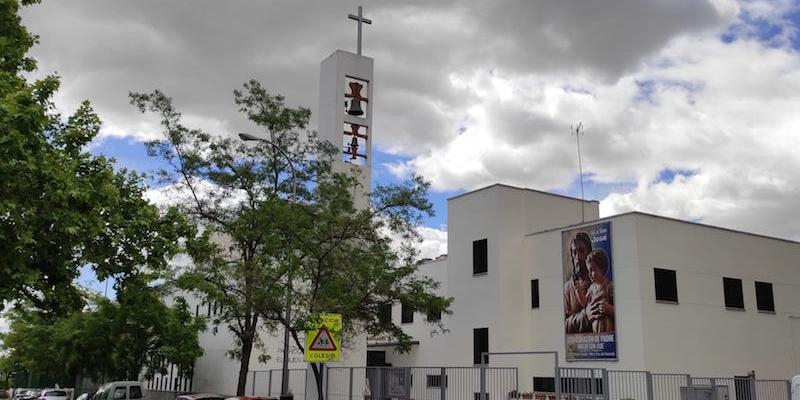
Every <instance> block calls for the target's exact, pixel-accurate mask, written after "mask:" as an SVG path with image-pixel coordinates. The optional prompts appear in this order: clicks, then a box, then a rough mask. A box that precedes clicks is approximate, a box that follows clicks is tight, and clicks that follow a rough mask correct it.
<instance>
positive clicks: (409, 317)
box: [400, 303, 414, 324]
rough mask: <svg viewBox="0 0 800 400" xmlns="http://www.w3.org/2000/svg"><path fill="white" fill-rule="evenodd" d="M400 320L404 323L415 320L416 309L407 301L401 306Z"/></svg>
mask: <svg viewBox="0 0 800 400" xmlns="http://www.w3.org/2000/svg"><path fill="white" fill-rule="evenodd" d="M400 322H401V323H403V324H410V323H412V322H414V309H413V308H411V306H410V305H408V304H406V303H401V306H400Z"/></svg>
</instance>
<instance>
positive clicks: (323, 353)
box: [305, 314, 342, 363]
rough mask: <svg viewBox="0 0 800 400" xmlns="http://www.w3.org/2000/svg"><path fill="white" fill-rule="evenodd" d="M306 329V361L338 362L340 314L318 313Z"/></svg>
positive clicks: (340, 330) (340, 328)
mask: <svg viewBox="0 0 800 400" xmlns="http://www.w3.org/2000/svg"><path fill="white" fill-rule="evenodd" d="M308 328H309V330H307V331H306V354H305V361H306V362H316V363H324V362H339V355H340V349H341V332H342V315H341V314H320V316H319V320H318V321H314V322H313V323H310V324H309V326H308Z"/></svg>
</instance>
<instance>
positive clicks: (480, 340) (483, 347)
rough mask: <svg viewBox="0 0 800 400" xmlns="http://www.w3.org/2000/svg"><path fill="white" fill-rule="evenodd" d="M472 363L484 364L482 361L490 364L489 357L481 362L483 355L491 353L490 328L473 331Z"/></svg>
mask: <svg viewBox="0 0 800 400" xmlns="http://www.w3.org/2000/svg"><path fill="white" fill-rule="evenodd" d="M472 349H473V354H472V363H473V364H476V365H477V364H483V362H482V361H485V362H486V363H487V364H488V363H489V356H488V355H487V356H486V358H484V359H483V360H481V354H483V353H486V352H488V351H489V328H476V329H473V330H472Z"/></svg>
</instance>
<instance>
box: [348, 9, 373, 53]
mask: <svg viewBox="0 0 800 400" xmlns="http://www.w3.org/2000/svg"><path fill="white" fill-rule="evenodd" d="M362 9H363V7H361V6H358V15H353V14H348V15H347V17H348V18H350V19H354V20H356V21H358V47H357V49H358V55H361V24H362V23H365V24H370V25H371V24H372V20H371V19H367V18H364V17H363V15H362V14H361V13H362Z"/></svg>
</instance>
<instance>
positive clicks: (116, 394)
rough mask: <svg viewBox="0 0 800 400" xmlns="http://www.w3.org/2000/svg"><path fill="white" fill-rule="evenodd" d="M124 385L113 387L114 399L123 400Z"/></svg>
mask: <svg viewBox="0 0 800 400" xmlns="http://www.w3.org/2000/svg"><path fill="white" fill-rule="evenodd" d="M125 392H127V390H126V389H125V387H118V388H114V400H125V394H126V393H125Z"/></svg>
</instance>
